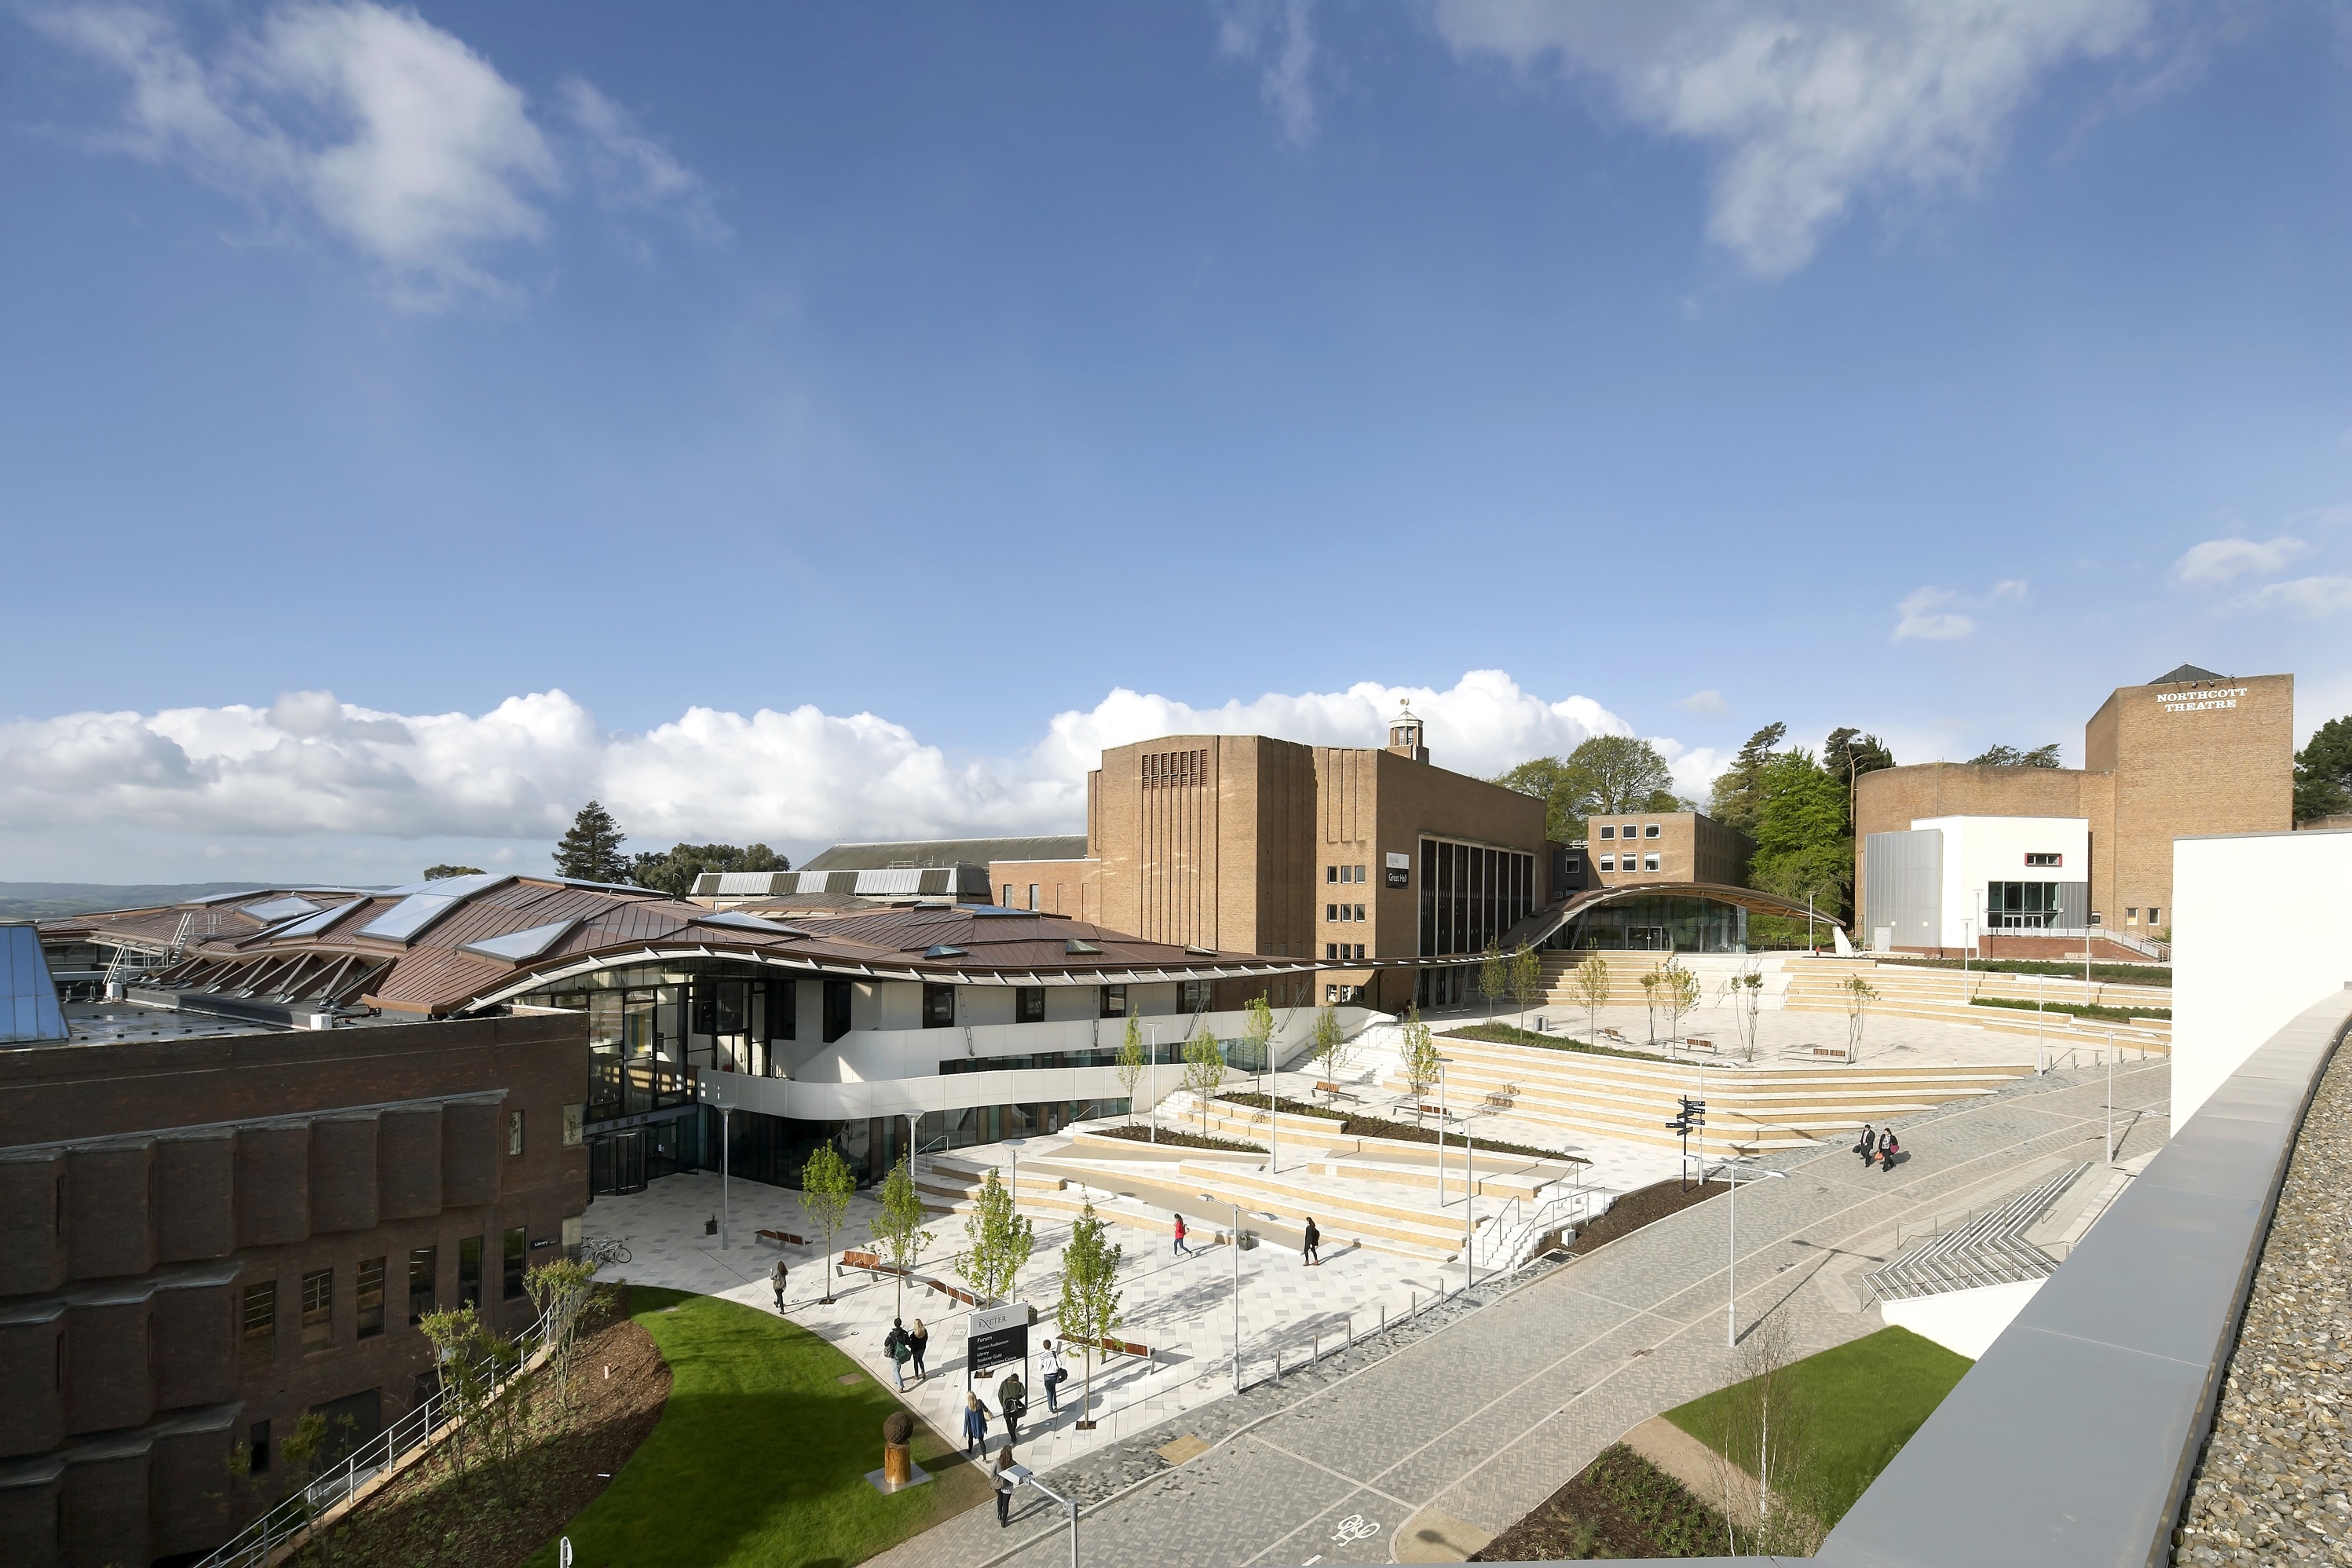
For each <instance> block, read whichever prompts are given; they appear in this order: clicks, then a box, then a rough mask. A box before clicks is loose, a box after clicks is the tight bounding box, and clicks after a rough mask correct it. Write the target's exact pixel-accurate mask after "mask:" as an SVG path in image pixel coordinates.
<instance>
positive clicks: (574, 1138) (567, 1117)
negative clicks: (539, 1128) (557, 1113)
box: [563, 1100, 588, 1149]
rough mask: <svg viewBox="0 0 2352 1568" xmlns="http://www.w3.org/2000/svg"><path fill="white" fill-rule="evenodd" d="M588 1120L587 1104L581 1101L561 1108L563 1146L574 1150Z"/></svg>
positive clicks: (578, 1143) (578, 1144)
mask: <svg viewBox="0 0 2352 1568" xmlns="http://www.w3.org/2000/svg"><path fill="white" fill-rule="evenodd" d="M587 1120H588V1102H586V1101H585V1100H582V1101H579V1102H577V1103H573V1104H570V1105H566V1106H565V1107H564V1108H563V1146H564V1147H565V1148H567V1149H576V1148H578V1147H579V1146H580V1140H581V1135H582V1134H583V1131H584V1130H585V1124H586V1122H587Z"/></svg>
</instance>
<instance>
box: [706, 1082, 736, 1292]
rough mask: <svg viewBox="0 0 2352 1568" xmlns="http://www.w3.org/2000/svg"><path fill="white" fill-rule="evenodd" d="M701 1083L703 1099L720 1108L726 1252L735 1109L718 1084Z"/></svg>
mask: <svg viewBox="0 0 2352 1568" xmlns="http://www.w3.org/2000/svg"><path fill="white" fill-rule="evenodd" d="M700 1082H701V1084H702V1097H703V1099H705V1100H706V1101H708V1102H709V1103H711V1104H713V1105H716V1106H718V1107H719V1250H720V1251H721V1252H724V1251H726V1250H727V1222H728V1219H729V1218H730V1215H729V1205H728V1199H729V1197H730V1182H729V1177H730V1173H729V1171H728V1168H727V1167H728V1156H729V1155H730V1153H731V1151H730V1148H729V1146H728V1145H730V1144H732V1143H733V1142H734V1140H733V1139H732V1138H730V1136H729V1135H728V1133H729V1129H730V1127H731V1126H732V1125H733V1123H732V1122H731V1120H730V1113H732V1112H733V1111H734V1109H735V1108H734V1107H733V1106H731V1105H730V1104H728V1103H727V1101H726V1098H725V1097H724V1096H723V1095H722V1094H721V1093H720V1092H719V1086H718V1085H717V1084H716V1083H714V1082H711V1081H710V1080H709V1079H708V1078H705V1079H703V1080H701V1081H700Z"/></svg>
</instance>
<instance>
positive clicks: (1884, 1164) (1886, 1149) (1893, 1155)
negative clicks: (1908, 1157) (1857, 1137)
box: [1878, 1130, 1903, 1176]
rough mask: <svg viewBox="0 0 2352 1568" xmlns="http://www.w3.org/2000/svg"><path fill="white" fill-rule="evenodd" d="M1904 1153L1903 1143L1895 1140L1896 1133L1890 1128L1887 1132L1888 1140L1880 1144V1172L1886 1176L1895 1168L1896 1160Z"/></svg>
mask: <svg viewBox="0 0 2352 1568" xmlns="http://www.w3.org/2000/svg"><path fill="white" fill-rule="evenodd" d="M1902 1155H1903V1145H1901V1144H1898V1143H1896V1142H1895V1134H1894V1133H1893V1132H1892V1131H1891V1130H1890V1131H1889V1132H1888V1133H1887V1134H1886V1141H1885V1143H1883V1144H1881V1145H1878V1174H1879V1175H1880V1176H1885V1174H1886V1173H1887V1172H1888V1171H1891V1170H1893V1169H1894V1168H1895V1161H1896V1160H1897V1159H1899V1158H1901V1157H1902Z"/></svg>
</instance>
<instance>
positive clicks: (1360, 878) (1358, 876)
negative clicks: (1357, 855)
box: [1356, 866, 1365, 882]
mask: <svg viewBox="0 0 2352 1568" xmlns="http://www.w3.org/2000/svg"><path fill="white" fill-rule="evenodd" d="M1356 880H1357V881H1358V882H1362V881H1364V880H1365V877H1364V868H1363V867H1362V866H1358V867H1357V868H1356Z"/></svg>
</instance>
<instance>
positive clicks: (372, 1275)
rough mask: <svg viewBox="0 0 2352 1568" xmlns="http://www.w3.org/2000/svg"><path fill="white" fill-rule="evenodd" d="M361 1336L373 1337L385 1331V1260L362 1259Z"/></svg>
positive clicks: (360, 1292)
mask: <svg viewBox="0 0 2352 1568" xmlns="http://www.w3.org/2000/svg"><path fill="white" fill-rule="evenodd" d="M358 1305H359V1330H360V1332H359V1337H360V1338H362V1339H373V1338H375V1337H376V1335H378V1334H380V1333H383V1259H381V1258H362V1260H360V1289H359V1298H358Z"/></svg>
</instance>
